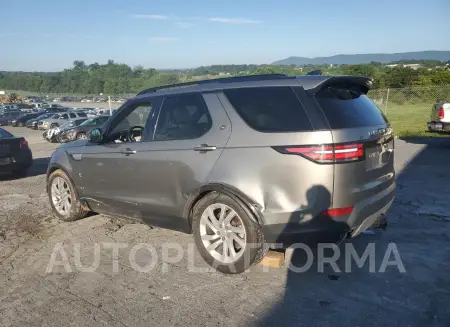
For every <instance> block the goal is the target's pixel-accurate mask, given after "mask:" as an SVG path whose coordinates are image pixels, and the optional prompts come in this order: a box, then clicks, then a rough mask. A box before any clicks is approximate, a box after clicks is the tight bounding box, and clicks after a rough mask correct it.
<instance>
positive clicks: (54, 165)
mask: <svg viewBox="0 0 450 327" xmlns="http://www.w3.org/2000/svg"><path fill="white" fill-rule="evenodd" d="M57 170H61V171H63V172H64V174H65V175H66V176H67V178H68V179H69V181H70V182H71V183H72V185H73V188H74V190H75V192H76V195H77V198H78V199H79V201H80V203H81V205H82V206H83V207H84V208H85V209H86V210H91V208H90V207H89V205H88V203H87V202H86V201H85V200H83V199H82V198H81V197H80V190H79V188H78V186H77V184H76V183H74V181H73V178H72V176H71V174H70V173H69V170H68V169H66V167H64V166H63V165H61V164H58V163H51V164H49V166H48V168H47V181H46V187H45V189H46V191H47V194H49V191H50V190H49V183H48V179H49V177H50V175H51V174H53V172H55V171H57Z"/></svg>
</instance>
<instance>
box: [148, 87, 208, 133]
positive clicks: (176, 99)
mask: <svg viewBox="0 0 450 327" xmlns="http://www.w3.org/2000/svg"><path fill="white" fill-rule="evenodd" d="M211 126H212V120H211V116H210V115H209V112H208V108H207V106H206V104H205V102H204V100H203V97H202V96H201V94H186V95H178V96H173V97H168V98H165V99H164V101H163V104H162V107H161V111H160V114H159V117H158V123H157V126H156V131H155V137H154V140H155V141H169V140H185V139H195V138H199V137H200V136H202V135H204V134H205V133H206V132H208V131H209V129H210V128H211Z"/></svg>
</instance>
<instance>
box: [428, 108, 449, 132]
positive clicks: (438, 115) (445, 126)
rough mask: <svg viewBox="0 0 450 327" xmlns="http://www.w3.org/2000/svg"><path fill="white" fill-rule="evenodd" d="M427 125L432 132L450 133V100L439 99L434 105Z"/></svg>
mask: <svg viewBox="0 0 450 327" xmlns="http://www.w3.org/2000/svg"><path fill="white" fill-rule="evenodd" d="M427 125H428V130H429V131H430V132H446V133H450V102H448V101H438V102H437V103H436V104H435V105H433V108H431V117H430V121H429V122H428V123H427Z"/></svg>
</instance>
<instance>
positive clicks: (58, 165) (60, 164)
mask: <svg viewBox="0 0 450 327" xmlns="http://www.w3.org/2000/svg"><path fill="white" fill-rule="evenodd" d="M57 169H61V170H62V171H64V172H65V173H66V175H67V176H68V177H69V178H70V179H71V181H72V182H73V184H74V185H75V187H76V188H77V191H78V193H79V194H80V178H79V176H78V173H77V172H75V171H74V168H73V165H72V159H71V158H70V154H69V152H68V151H66V150H65V149H62V148H58V149H56V151H55V152H53V154H52V157H51V158H50V162H49V164H48V167H47V181H48V178H49V176H50V175H51V173H52V172H54V171H55V170H57ZM47 192H48V183H47Z"/></svg>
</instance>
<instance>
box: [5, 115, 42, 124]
mask: <svg viewBox="0 0 450 327" xmlns="http://www.w3.org/2000/svg"><path fill="white" fill-rule="evenodd" d="M39 115H40V114H39V113H37V112H33V113H25V114H21V115H20V116H17V117H16V118H12V119H11V120H10V121H9V123H10V125H11V126H13V127H17V126H19V127H22V126H25V124H26V123H27V121H28V120H30V119H33V118H36V117H38V116H39Z"/></svg>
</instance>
